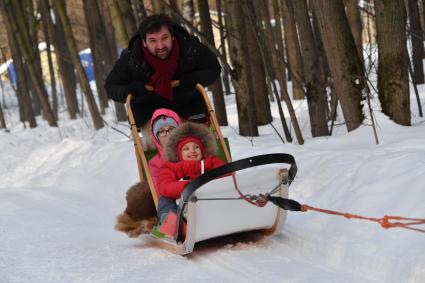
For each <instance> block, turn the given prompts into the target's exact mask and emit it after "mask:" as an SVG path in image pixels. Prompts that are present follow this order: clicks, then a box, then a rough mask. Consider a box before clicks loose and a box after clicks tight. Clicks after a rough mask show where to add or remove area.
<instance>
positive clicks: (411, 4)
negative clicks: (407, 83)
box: [407, 0, 425, 84]
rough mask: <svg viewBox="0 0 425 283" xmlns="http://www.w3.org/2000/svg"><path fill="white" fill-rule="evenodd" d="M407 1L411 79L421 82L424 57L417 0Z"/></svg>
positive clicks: (424, 81)
mask: <svg viewBox="0 0 425 283" xmlns="http://www.w3.org/2000/svg"><path fill="white" fill-rule="evenodd" d="M407 3H408V5H407V6H408V8H409V23H410V39H411V41H412V53H413V55H412V63H413V77H412V80H413V82H414V83H415V84H423V83H425V78H424V65H423V62H422V59H423V58H424V43H423V42H424V37H423V33H422V28H421V19H420V15H419V5H418V0H408V1H407Z"/></svg>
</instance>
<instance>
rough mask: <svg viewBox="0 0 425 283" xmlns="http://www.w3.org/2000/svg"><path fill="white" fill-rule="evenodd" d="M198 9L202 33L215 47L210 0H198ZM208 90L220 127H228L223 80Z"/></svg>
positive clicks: (217, 81)
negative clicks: (211, 94) (211, 95)
mask: <svg viewBox="0 0 425 283" xmlns="http://www.w3.org/2000/svg"><path fill="white" fill-rule="evenodd" d="M198 7H199V15H200V20H201V31H202V32H203V33H204V34H205V37H206V40H207V41H208V43H209V44H211V45H212V46H215V43H214V34H213V30H212V26H211V25H212V24H211V16H210V7H209V5H208V0H198ZM208 88H209V89H210V90H211V92H212V93H213V101H214V109H215V112H216V114H217V121H218V123H219V124H220V126H227V125H228V124H227V114H226V105H225V103H224V95H223V85H222V84H221V80H220V79H218V80H216V81H215V82H214V83H213V84H212V85H211V86H209V87H208Z"/></svg>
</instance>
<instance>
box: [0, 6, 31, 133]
mask: <svg viewBox="0 0 425 283" xmlns="http://www.w3.org/2000/svg"><path fill="white" fill-rule="evenodd" d="M0 7H1V10H2V14H3V18H4V19H6V20H5V21H4V23H5V26H6V32H7V38H8V43H9V49H10V52H11V54H12V59H13V64H14V66H15V73H16V85H17V88H16V96H17V99H18V105H19V120H20V121H21V122H23V123H24V126H25V121H28V122H29V126H30V128H35V127H37V122H36V120H35V115H34V111H33V108H32V101H31V97H30V94H29V86H28V81H27V80H26V76H25V74H26V70H25V66H24V62H23V60H22V57H23V56H22V54H21V51H20V50H21V48H20V47H19V43H18V40H17V38H16V33H14V32H13V29H12V26H11V23H10V22H9V21H8V20H7V17H8V16H7V12H6V10H5V6H4V5H1V6H0Z"/></svg>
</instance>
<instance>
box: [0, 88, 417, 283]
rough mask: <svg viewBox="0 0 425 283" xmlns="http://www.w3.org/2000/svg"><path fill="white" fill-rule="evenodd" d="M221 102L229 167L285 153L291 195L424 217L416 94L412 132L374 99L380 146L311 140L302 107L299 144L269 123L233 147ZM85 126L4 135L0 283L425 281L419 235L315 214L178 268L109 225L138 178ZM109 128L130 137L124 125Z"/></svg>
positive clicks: (127, 143)
mask: <svg viewBox="0 0 425 283" xmlns="http://www.w3.org/2000/svg"><path fill="white" fill-rule="evenodd" d="M420 90H421V98H422V101H425V91H424V89H420ZM422 104H423V106H424V103H422ZM227 105H228V107H227V112H228V117H229V123H230V126H229V127H223V128H222V130H223V133H224V135H225V136H227V137H228V138H229V141H230V145H231V151H232V156H233V159H234V160H237V159H240V158H244V157H248V156H253V155H258V154H264V153H276V152H283V153H289V154H292V155H294V157H295V159H296V162H297V165H298V168H299V171H298V175H297V177H296V179H295V181H294V183H293V185H292V186H291V187H290V198H292V199H295V200H297V201H299V202H300V203H303V204H309V205H312V206H315V207H320V208H325V209H333V210H339V211H344V212H351V213H356V214H360V215H365V216H370V217H382V216H383V215H385V214H389V215H401V216H406V217H418V218H425V205H424V203H425V194H424V193H423V191H424V184H425V142H424V141H425V119H423V118H420V117H418V116H417V113H418V111H417V106H416V100H415V97H414V94H413V91H412V102H411V105H412V117H413V118H412V126H411V127H403V126H398V125H396V124H394V123H393V122H392V121H390V120H389V119H388V118H387V117H386V116H384V115H383V114H381V113H380V111H379V109H378V108H377V107H378V106H377V105H378V103H376V101H375V104H374V105H373V106H374V109H375V112H374V115H375V116H376V119H377V123H378V138H379V141H380V144H379V145H376V144H375V142H374V137H373V131H372V128H371V127H370V126H368V125H364V126H362V127H360V128H359V129H357V130H355V131H353V132H350V133H347V132H346V130H345V126H344V125H341V126H338V127H337V128H336V129H335V130H334V135H333V136H332V137H321V138H311V136H310V134H309V131H310V129H309V126H308V117H307V115H308V112H307V108H306V103H305V102H301V103H300V102H297V103H296V104H295V108H296V111H297V115H298V117H299V119H300V124H301V127H302V130H303V134H304V137H305V139H306V142H305V144H304V145H302V146H300V145H298V144H296V143H293V144H288V143H285V144H283V143H282V142H281V140H280V139H279V137H278V136H277V135H276V133H275V132H274V131H273V129H272V127H270V126H262V127H260V136H259V137H255V138H252V139H251V138H246V137H241V136H239V135H237V133H236V132H237V128H238V127H237V114H236V105H235V103H234V102H233V101H232V100H231V99H229V98H228V101H227ZM272 107H273V115H274V118H275V119H274V121H273V124H274V126H275V127H276V128H277V129H278V130H279V131H280V132H282V131H281V127H280V121H279V119H278V114H277V113H278V112H277V109H276V105H275V104H273V105H272ZM6 111H8V112H7V113H8V115H9V117H14V116H13V115H15V114H14V112H17V111H13V108H10V109H8V110H6ZM366 114H367V113H366ZM112 116H113V115H112V113H108V114H107V115H106V116H105V119H106V120H107V121H109V122H110V123H111V124H113V122H112V120H113V119H112V118H111V117H112ZM287 118H288V117H287ZM288 119H289V118H288ZM16 120H17V119H15V121H16ZM88 120H89V118H86V119H84V120H83V119H78V120H76V121H69V120H68V119H67V118H66V117H65V115H63V117H62V119H61V121H60V128H59V129H60V130H58V129H57V128H50V127H48V126H47V125H46V122H44V121H41V120H39V121H38V122H39V125H40V126H39V127H37V128H35V129H31V130H30V129H23V128H22V125H21V124H18V123H15V124H12V125H10V127H9V128H10V132H4V131H1V132H0V148H1V151H0V223H1V225H0V282H5V283H6V282H8V283H9V282H40V283H48V282H141V281H143V282H183V281H184V282H200V281H202V282H412V283H413V282H425V234H424V233H419V232H414V231H409V230H404V229H397V228H395V229H389V230H385V229H382V228H381V227H380V226H379V225H378V224H376V223H372V222H366V221H360V220H348V219H345V218H342V217H336V216H331V215H325V214H320V213H316V212H305V213H296V212H293V213H289V215H288V219H287V222H286V223H285V225H284V226H283V227H282V229H281V231H280V233H278V234H277V235H276V236H273V237H263V236H259V235H255V234H254V235H250V236H234V237H228V238H226V239H217V240H216V241H209V242H207V243H203V244H201V245H200V246H199V247H198V249H195V252H194V253H193V254H191V255H190V256H186V257H182V256H177V255H174V254H171V253H169V252H168V251H165V250H161V249H158V248H156V247H154V246H152V245H149V244H148V241H147V238H146V237H148V236H141V237H139V238H136V239H129V238H128V237H127V236H126V235H124V234H122V233H119V232H116V231H115V230H114V229H113V226H114V224H115V217H116V215H117V214H119V213H120V212H121V211H122V210H123V209H124V208H125V192H126V190H127V189H128V187H129V186H131V185H132V184H134V183H135V182H137V180H138V172H137V165H136V161H135V157H134V149H133V143H132V141H131V140H130V139H128V138H127V137H125V136H124V135H122V134H120V133H118V132H117V131H114V130H113V129H111V128H110V127H105V128H104V129H102V130H100V131H94V130H93V129H92V127H91V126H90V123H89V122H88ZM366 123H367V124H370V123H369V122H368V121H366ZM366 123H365V124H366ZM115 127H118V128H119V129H120V130H121V131H123V132H125V133H126V134H129V130H128V128H127V125H126V124H125V123H124V124H118V125H115ZM281 134H282V133H281ZM423 226H425V225H423ZM423 226H422V228H425V227H423Z"/></svg>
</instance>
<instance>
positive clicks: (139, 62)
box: [105, 14, 221, 127]
mask: <svg viewBox="0 0 425 283" xmlns="http://www.w3.org/2000/svg"><path fill="white" fill-rule="evenodd" d="M220 72H221V67H220V64H219V62H218V59H217V57H216V56H215V54H214V53H213V52H212V51H211V50H209V49H208V47H207V46H205V45H203V44H202V43H201V42H200V41H199V39H198V38H196V37H194V36H192V35H190V34H189V33H188V32H187V31H186V30H185V29H184V28H182V27H181V26H180V25H177V24H174V23H172V21H171V19H170V18H169V17H168V16H166V15H164V14H159V15H152V16H149V17H147V18H146V19H145V20H144V21H143V22H142V23H141V24H140V28H139V30H138V32H137V34H136V35H135V36H134V37H133V38H132V39H131V40H130V42H129V44H128V48H127V49H125V50H124V51H123V52H122V53H121V56H120V58H119V59H118V61H117V62H116V63H115V65H114V67H113V69H112V71H111V72H110V74H109V75H108V77H107V78H106V83H105V88H106V91H107V93H108V96H109V98H111V99H113V100H115V101H117V102H121V103H125V101H126V98H127V95H128V94H132V95H133V97H134V99H133V100H132V105H131V106H132V110H133V115H134V118H135V121H136V124H137V126H138V127H142V126H143V125H145V124H146V122H147V121H148V120H149V119H150V118H151V116H152V114H153V112H154V111H155V110H156V109H158V108H168V109H171V110H174V111H175V112H176V113H177V114H179V116H180V117H181V118H183V119H190V118H191V117H195V116H202V114H205V113H206V107H205V104H204V101H203V98H202V95H201V94H200V93H198V92H197V91H196V89H195V86H196V84H197V83H200V84H202V85H203V86H208V85H211V84H212V83H213V82H214V81H215V80H216V79H218V78H219V77H220ZM174 80H178V81H179V82H180V83H179V85H178V86H176V87H172V85H171V82H172V81H174ZM146 85H149V86H151V87H152V88H150V89H153V90H148V89H147V88H146Z"/></svg>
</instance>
